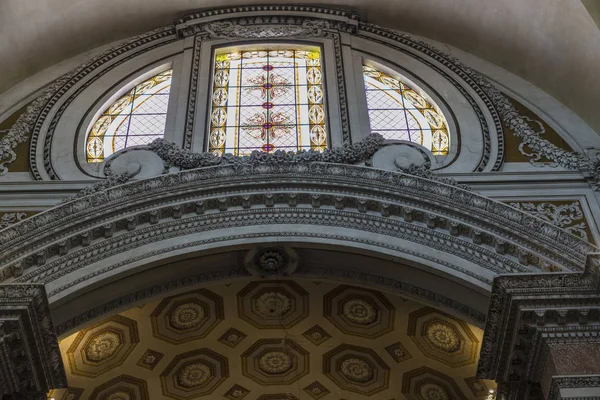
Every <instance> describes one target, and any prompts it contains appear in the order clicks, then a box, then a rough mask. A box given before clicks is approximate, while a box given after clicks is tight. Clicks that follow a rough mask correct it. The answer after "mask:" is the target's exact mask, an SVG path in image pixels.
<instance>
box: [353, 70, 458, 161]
mask: <svg viewBox="0 0 600 400" xmlns="http://www.w3.org/2000/svg"><path fill="white" fill-rule="evenodd" d="M363 76H364V81H365V90H366V92H367V107H368V109H369V122H370V125H371V132H376V133H379V134H381V135H382V136H383V137H385V138H386V139H395V140H407V141H410V142H413V143H418V144H420V145H422V146H424V147H426V148H427V149H429V150H431V152H432V153H433V154H434V155H446V154H448V147H449V144H450V140H449V136H448V125H447V123H446V119H445V118H444V116H443V114H442V113H441V111H440V110H439V108H438V107H437V106H436V105H435V104H434V103H433V102H430V101H428V100H426V99H425V98H424V97H423V96H422V95H420V94H419V93H417V91H415V90H414V89H412V88H410V87H409V86H408V85H406V84H405V83H403V82H401V81H399V80H398V79H395V78H393V77H391V76H389V75H387V74H385V73H383V72H381V71H379V70H378V69H375V68H373V67H370V66H367V65H363Z"/></svg>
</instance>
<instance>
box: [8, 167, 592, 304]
mask: <svg viewBox="0 0 600 400" xmlns="http://www.w3.org/2000/svg"><path fill="white" fill-rule="evenodd" d="M185 160H187V159H184V161H185ZM184 161H181V163H182V164H183V162H184ZM223 218H226V221H227V224H226V225H227V226H229V227H235V226H255V225H256V224H257V223H256V222H255V221H257V220H256V219H255V218H259V220H260V224H259V225H261V226H263V225H264V224H265V223H267V224H269V223H273V224H274V223H277V224H281V223H283V222H285V223H286V224H290V223H291V224H297V223H302V224H310V225H315V226H319V225H322V224H326V225H327V226H337V227H340V228H344V229H346V228H348V229H352V230H358V231H363V232H367V231H368V232H377V233H378V234H382V235H385V236H389V237H393V238H402V239H404V240H409V241H413V242H418V243H422V244H424V245H426V246H430V247H432V248H436V249H438V250H442V251H446V252H449V253H451V254H455V255H457V256H459V257H462V258H463V259H465V260H467V261H468V262H470V263H476V264H479V265H481V266H482V267H483V268H484V269H486V270H492V271H494V272H495V273H503V272H504V273H506V272H531V271H536V270H550V266H552V267H553V269H556V268H560V269H562V270H567V271H569V270H571V271H578V270H582V269H583V264H584V260H585V255H586V254H587V253H588V252H589V251H591V250H593V249H594V247H593V246H591V245H590V244H588V243H585V242H584V241H582V240H581V239H579V238H577V237H574V236H572V235H570V234H568V233H567V232H564V231H563V230H561V229H559V228H557V227H555V226H553V225H552V224H550V223H547V222H544V221H542V220H540V219H538V218H535V217H533V216H531V215H528V214H526V213H523V212H521V211H519V210H516V209H514V208H513V207H509V206H507V205H504V204H502V203H498V202H495V201H492V200H490V199H487V198H485V197H482V196H479V195H477V194H475V193H472V192H468V191H465V190H462V189H460V188H458V187H453V186H448V185H444V184H441V183H439V182H434V181H430V180H428V179H423V178H419V177H416V176H411V175H406V174H402V173H395V172H390V171H381V170H376V169H372V168H366V167H360V166H349V165H340V164H329V163H316V162H313V163H305V162H297V163H288V162H283V163H254V164H253V163H234V164H227V165H218V166H213V167H206V168H200V169H195V170H190V171H184V172H180V173H177V174H170V175H162V176H159V177H156V178H152V179H148V180H143V181H133V182H128V183H126V184H123V185H119V186H115V187H112V188H108V189H104V190H98V191H96V192H94V193H92V194H90V195H87V196H82V197H80V198H77V199H74V200H72V201H70V202H67V203H64V204H62V205H59V206H57V207H55V208H53V209H50V210H48V211H46V212H43V213H40V214H38V215H35V216H33V217H31V218H28V219H27V220H25V221H23V222H21V223H19V224H16V225H14V226H11V227H9V228H7V229H5V230H3V231H1V232H0V255H1V256H0V271H1V273H0V274H1V276H2V279H9V278H12V279H14V280H16V281H19V282H28V281H33V282H41V281H43V282H45V283H48V282H52V281H53V280H55V279H58V278H59V277H61V276H64V275H65V274H68V273H70V272H73V271H75V270H77V269H79V268H82V267H83V266H85V265H89V264H90V263H92V262H96V261H98V260H100V259H103V258H106V257H109V256H111V255H114V254H118V253H121V252H127V251H130V250H131V249H133V248H137V247H139V246H143V245H144V244H149V243H153V242H157V241H160V240H163V239H165V238H168V237H175V236H178V235H185V234H190V233H192V232H201V231H210V230H214V229H222V228H224V227H225V225H224V222H223V221H224V219H223ZM282 218H283V219H282ZM83 221H85V222H83ZM295 235H297V234H295ZM306 235H308V236H315V235H317V236H318V235H319V234H318V232H314V233H306ZM233 236H235V235H233ZM233 236H232V237H233ZM218 240H225V238H222V239H217V241H218ZM340 240H351V239H350V238H347V239H344V238H342V237H340ZM352 240H353V239H352ZM370 240H371V241H372V245H376V246H389V245H388V244H384V243H379V244H378V240H375V239H374V238H370ZM396 248H397V249H398V250H402V246H397V247H396ZM402 251H407V250H406V249H404V250H402ZM415 255H417V254H415ZM147 256H148V254H144V255H143V257H147ZM418 256H419V257H431V255H429V256H427V255H424V254H419V255H418ZM432 261H434V262H436V263H439V264H440V265H447V266H448V267H449V268H454V269H456V271H459V272H460V273H464V274H471V275H472V276H473V277H475V278H476V279H482V278H481V277H480V275H473V272H469V271H468V270H467V269H464V268H463V269H460V268H461V267H458V266H452V264H449V263H448V262H447V261H444V260H442V259H437V258H436V259H435V260H433V259H432ZM118 266H119V264H114V265H112V264H111V266H110V267H107V268H110V269H114V268H118ZM108 271H109V270H102V271H101V270H99V271H94V272H93V274H94V275H95V276H97V274H101V273H103V272H108ZM89 277H91V276H87V275H86V276H85V277H82V278H81V279H83V280H85V279H87V278H89ZM80 282H82V281H81V280H80V281H79V283H80ZM72 284H76V282H73V283H69V284H67V285H72ZM68 287H69V286H65V287H64V288H65V289H66V288H68ZM61 290H62V289H61ZM54 294H56V292H54ZM54 294H53V295H54Z"/></svg>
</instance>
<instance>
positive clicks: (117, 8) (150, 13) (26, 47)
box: [0, 0, 600, 134]
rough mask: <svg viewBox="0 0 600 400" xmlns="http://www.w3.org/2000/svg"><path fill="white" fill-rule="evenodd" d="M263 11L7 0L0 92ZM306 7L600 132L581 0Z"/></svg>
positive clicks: (143, 1)
mask: <svg viewBox="0 0 600 400" xmlns="http://www.w3.org/2000/svg"><path fill="white" fill-rule="evenodd" d="M593 2H595V0H589V1H587V3H586V4H587V5H588V7H590V12H591V13H594V12H595V11H594V10H595V8H594V7H593V4H591V3H593ZM258 3H262V4H264V3H273V1H269V0H245V1H228V2H223V1H216V0H170V1H163V0H128V1H125V2H124V1H118V0H85V1H72V0H45V1H23V0H3V1H1V2H0V72H1V74H0V93H2V92H3V91H5V90H7V89H9V88H10V87H12V86H14V85H15V84H17V83H18V82H20V81H22V80H24V79H26V78H28V77H30V76H32V75H34V74H35V73H37V72H39V71H42V70H43V69H45V68H48V67H50V66H52V65H54V64H57V63H60V62H62V61H63V60H65V59H67V58H69V57H72V56H75V55H77V54H80V53H83V52H86V51H90V50H92V49H94V48H96V47H98V46H102V45H105V44H108V43H111V42H113V41H116V40H120V39H124V38H127V37H129V36H132V35H135V34H139V33H142V32H145V31H148V30H151V29H154V28H157V27H160V26H164V25H167V24H171V23H173V21H174V19H176V18H178V17H180V16H183V15H185V14H188V13H191V12H194V11H197V10H199V9H202V8H208V7H223V6H234V5H242V4H258ZM276 3H280V4H281V3H292V4H293V2H290V1H279V2H276ZM301 3H302V4H317V5H329V6H333V7H343V8H347V9H351V10H355V11H356V12H358V13H359V14H361V16H362V18H363V20H365V21H367V22H371V23H375V24H379V25H383V26H386V27H391V28H395V29H399V30H403V31H406V32H409V33H414V34H418V35H421V36H424V37H428V38H431V39H435V40H438V41H441V42H444V43H448V44H450V45H452V46H455V47H458V48H460V49H462V50H465V51H467V52H470V53H472V54H475V55H476V56H479V57H481V58H483V59H485V60H487V61H490V62H492V63H494V64H497V65H499V66H501V67H503V68H505V69H507V70H509V71H511V72H513V73H515V74H517V75H519V76H521V77H523V78H525V79H526V80H528V81H530V82H531V83H533V84H534V85H536V86H538V87H540V88H542V89H543V90H545V91H546V92H548V93H550V94H551V95H553V96H554V97H556V98H557V99H558V100H559V101H561V102H562V103H564V104H565V105H566V106H567V107H569V108H571V109H573V110H574V111H575V112H576V113H577V114H579V115H580V116H581V117H582V118H583V119H585V120H587V121H588V123H590V125H592V127H593V128H595V130H596V131H597V132H600V113H598V112H597V104H598V101H599V100H600V80H599V79H597V74H598V71H599V70H600V29H598V27H597V26H596V24H595V22H594V20H593V18H592V16H590V13H588V11H587V10H586V7H585V6H584V4H583V3H582V2H581V1H580V0H572V1H565V0H495V1H481V0H420V1H412V0H411V1H409V0H371V1H362V0H344V1H340V0H329V1H327V2H326V3H323V2H322V1H316V0H306V1H303V2H301ZM573 134H576V133H573Z"/></svg>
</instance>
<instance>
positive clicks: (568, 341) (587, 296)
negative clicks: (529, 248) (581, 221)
mask: <svg viewBox="0 0 600 400" xmlns="http://www.w3.org/2000/svg"><path fill="white" fill-rule="evenodd" d="M599 273H600V254H598V253H592V254H589V255H588V258H587V263H586V268H585V271H584V272H583V273H566V274H539V275H537V274H536V275H520V276H519V275H504V276H499V277H497V278H496V279H495V280H494V284H493V287H492V296H491V301H490V307H489V312H488V316H487V322H486V328H485V333H484V338H483V344H482V350H481V356H480V360H479V367H478V377H480V378H486V379H494V380H496V381H497V382H498V385H499V389H498V400H513V399H515V400H516V399H519V400H526V399H548V400H558V399H572V400H575V399H577V400H582V399H600V291H599V288H600V286H599V283H600V275H599Z"/></svg>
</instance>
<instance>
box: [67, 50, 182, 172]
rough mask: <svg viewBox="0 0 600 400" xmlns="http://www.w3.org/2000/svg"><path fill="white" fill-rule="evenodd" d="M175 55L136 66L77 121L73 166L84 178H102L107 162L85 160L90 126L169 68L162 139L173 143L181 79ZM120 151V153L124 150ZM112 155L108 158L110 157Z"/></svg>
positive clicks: (178, 63) (178, 62) (107, 90)
mask: <svg viewBox="0 0 600 400" xmlns="http://www.w3.org/2000/svg"><path fill="white" fill-rule="evenodd" d="M178 58H179V57H177V56H169V57H165V58H163V59H159V60H155V61H154V62H152V63H151V64H146V65H144V66H141V67H139V68H138V69H136V70H135V71H131V72H129V73H128V74H126V75H123V76H122V77H121V78H120V79H119V80H118V81H116V82H114V83H113V84H112V85H111V86H110V87H109V88H108V89H106V90H105V91H104V93H103V94H102V95H101V96H99V97H98V98H97V99H96V100H95V101H94V102H93V104H92V105H91V106H90V107H89V108H88V109H87V111H86V112H85V114H84V116H83V118H82V119H81V121H80V122H79V125H78V127H77V136H76V137H77V139H76V140H75V142H74V144H73V145H74V149H73V151H74V154H75V155H76V160H77V162H76V164H77V166H78V168H79V169H80V170H81V171H82V172H83V173H85V174H86V175H91V176H94V177H100V176H103V170H104V164H105V163H106V159H104V161H102V162H95V163H90V162H88V159H87V141H88V135H89V132H90V130H91V128H92V126H93V124H94V123H95V122H96V121H97V120H98V118H99V117H100V116H101V115H102V114H103V113H104V111H105V110H106V109H107V108H108V107H110V106H111V105H112V104H113V103H114V102H115V101H116V100H118V99H119V98H120V97H121V96H123V95H124V94H126V93H127V92H129V91H130V90H131V89H133V88H134V87H135V86H136V85H138V84H140V83H142V82H144V81H146V80H148V79H150V78H152V77H154V76H156V75H158V74H159V73H161V72H164V71H166V70H168V69H172V70H173V73H172V76H171V89H170V93H169V100H168V106H167V112H166V123H165V131H164V136H163V137H164V138H165V139H167V140H173V137H172V136H173V135H172V132H173V128H174V123H175V115H174V114H175V110H176V108H177V100H178V97H179V90H178V87H179V84H178V82H179V81H180V80H181V76H180V75H181V74H180V68H178V67H179V66H180V60H178ZM123 150H124V149H122V150H119V151H123ZM119 151H116V152H115V153H112V154H111V155H110V156H108V158H110V157H112V156H113V155H114V154H116V153H118V152H119Z"/></svg>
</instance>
